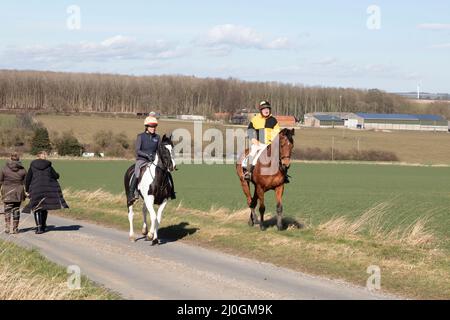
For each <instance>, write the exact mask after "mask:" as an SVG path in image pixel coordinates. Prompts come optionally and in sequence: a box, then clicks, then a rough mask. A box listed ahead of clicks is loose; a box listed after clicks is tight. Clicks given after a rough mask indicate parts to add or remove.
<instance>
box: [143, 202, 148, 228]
mask: <svg viewBox="0 0 450 320" xmlns="http://www.w3.org/2000/svg"><path fill="white" fill-rule="evenodd" d="M147 213H148V210H147V207H146V206H145V203H144V205H143V207H142V217H143V220H144V224H143V225H142V235H143V236H146V235H147V234H148V226H147Z"/></svg>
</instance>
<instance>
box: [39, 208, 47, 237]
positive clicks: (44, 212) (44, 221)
mask: <svg viewBox="0 0 450 320" xmlns="http://www.w3.org/2000/svg"><path fill="white" fill-rule="evenodd" d="M47 216H48V211H47V210H42V211H41V223H42V233H44V232H45V231H46V229H47Z"/></svg>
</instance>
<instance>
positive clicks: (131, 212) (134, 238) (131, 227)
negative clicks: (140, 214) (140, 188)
mask: <svg viewBox="0 0 450 320" xmlns="http://www.w3.org/2000/svg"><path fill="white" fill-rule="evenodd" d="M133 216H134V212H133V206H129V207H128V221H129V222H130V234H129V239H130V241H132V242H135V241H136V237H135V235H134V228H133Z"/></svg>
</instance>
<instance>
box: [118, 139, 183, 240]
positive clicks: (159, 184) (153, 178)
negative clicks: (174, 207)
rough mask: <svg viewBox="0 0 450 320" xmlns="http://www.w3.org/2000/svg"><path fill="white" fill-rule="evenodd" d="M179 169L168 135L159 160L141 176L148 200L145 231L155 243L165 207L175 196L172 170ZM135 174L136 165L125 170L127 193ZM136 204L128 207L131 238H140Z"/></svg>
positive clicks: (142, 190)
mask: <svg viewBox="0 0 450 320" xmlns="http://www.w3.org/2000/svg"><path fill="white" fill-rule="evenodd" d="M174 170H176V164H175V159H174V152H173V142H172V136H169V137H167V136H166V135H164V136H163V137H162V139H161V141H160V144H159V147H158V150H157V152H156V156H155V160H154V161H153V162H151V163H148V164H147V165H146V166H145V167H144V168H143V169H142V170H141V178H140V180H139V183H138V186H137V190H138V192H139V195H140V198H142V199H143V200H144V205H143V209H142V215H143V217H144V224H143V226H142V234H143V235H144V236H145V237H146V240H147V241H152V245H155V244H159V243H160V241H159V239H158V228H159V226H160V224H161V218H162V214H163V211H164V208H165V207H166V205H167V202H168V200H169V199H173V198H174V191H173V190H174V186H173V185H172V180H171V177H170V172H172V171H174ZM133 173H134V165H132V166H131V167H129V168H128V170H127V171H126V172H125V177H124V183H125V194H128V191H129V189H130V179H131V176H132V174H133ZM154 205H159V208H158V211H155V209H154V207H153V206H154ZM147 211H148V212H150V219H151V225H150V233H149V230H148V226H147ZM133 216H134V211H133V205H131V206H129V207H128V221H129V222H130V233H129V238H130V241H132V242H134V241H136V236H135V234H134V228H133Z"/></svg>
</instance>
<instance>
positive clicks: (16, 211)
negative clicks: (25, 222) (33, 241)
mask: <svg viewBox="0 0 450 320" xmlns="http://www.w3.org/2000/svg"><path fill="white" fill-rule="evenodd" d="M4 205H5V230H7V231H9V228H10V225H11V217H12V218H13V229H14V230H17V228H18V227H19V220H20V202H5V203H4Z"/></svg>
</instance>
